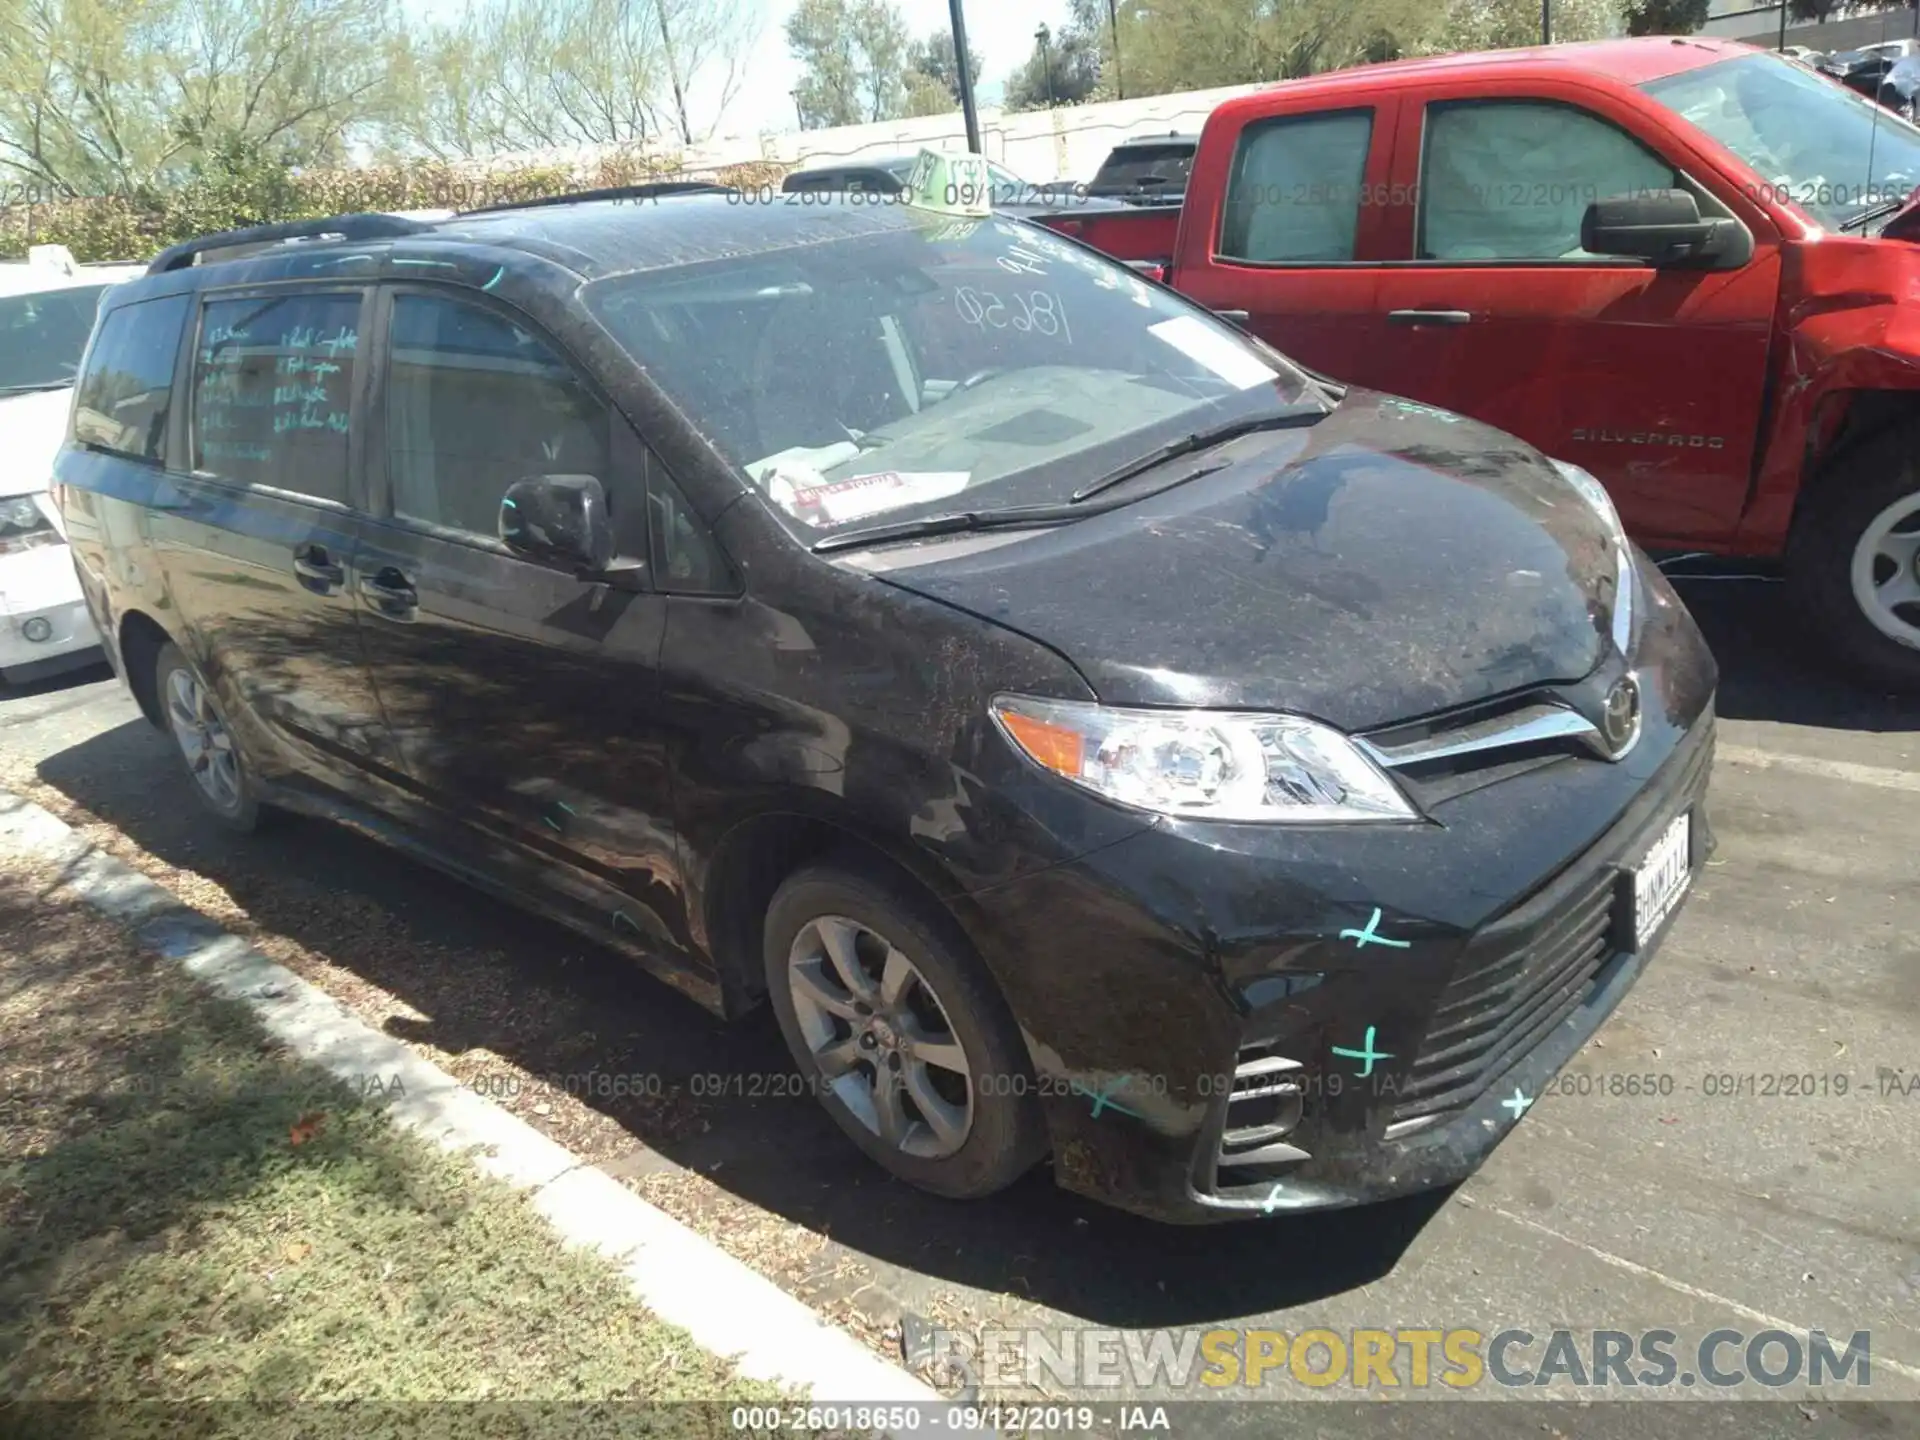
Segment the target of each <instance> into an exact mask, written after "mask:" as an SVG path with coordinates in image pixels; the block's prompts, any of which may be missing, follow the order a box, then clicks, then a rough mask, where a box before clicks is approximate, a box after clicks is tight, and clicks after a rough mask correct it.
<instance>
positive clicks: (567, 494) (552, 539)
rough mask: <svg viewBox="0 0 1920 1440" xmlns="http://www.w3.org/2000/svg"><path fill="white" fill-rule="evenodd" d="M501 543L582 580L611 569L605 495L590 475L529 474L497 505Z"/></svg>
mask: <svg viewBox="0 0 1920 1440" xmlns="http://www.w3.org/2000/svg"><path fill="white" fill-rule="evenodd" d="M500 538H501V539H502V540H504V541H506V542H507V548H508V549H509V550H511V551H513V552H514V553H515V554H516V555H524V556H526V558H527V559H529V560H534V561H538V562H539V563H540V564H542V565H551V566H553V567H555V568H556V569H560V570H567V571H571V572H572V573H574V574H576V575H580V576H582V577H583V578H584V577H586V576H596V577H598V576H601V575H604V574H605V573H606V572H607V571H608V570H609V569H610V568H611V567H612V565H613V553H614V544H613V518H612V517H611V516H610V515H609V514H608V513H607V492H606V490H605V489H604V488H603V487H602V486H601V484H600V482H599V481H598V480H596V479H595V478H594V477H593V476H591V475H530V476H528V477H527V478H526V479H524V480H516V481H514V482H513V484H511V485H509V486H508V487H507V493H506V494H505V495H504V496H503V497H502V498H501V501H500Z"/></svg>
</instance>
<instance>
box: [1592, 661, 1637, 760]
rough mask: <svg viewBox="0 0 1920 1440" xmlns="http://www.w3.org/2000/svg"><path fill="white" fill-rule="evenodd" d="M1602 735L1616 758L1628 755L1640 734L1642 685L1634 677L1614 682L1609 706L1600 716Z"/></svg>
mask: <svg viewBox="0 0 1920 1440" xmlns="http://www.w3.org/2000/svg"><path fill="white" fill-rule="evenodd" d="M1600 725H1601V733H1602V734H1604V735H1605V736H1606V741H1607V749H1608V750H1610V751H1612V752H1613V755H1614V758H1615V759H1618V758H1619V757H1620V756H1622V755H1624V754H1626V752H1627V750H1628V749H1629V748H1630V747H1631V746H1632V745H1633V742H1634V738H1635V737H1636V736H1637V735H1639V733H1640V684H1639V682H1638V681H1636V680H1635V679H1634V678H1633V676H1631V675H1628V676H1624V677H1623V678H1621V679H1620V680H1618V681H1616V682H1614V687H1613V688H1612V689H1611V690H1609V691H1608V692H1607V705H1606V709H1605V711H1604V712H1603V713H1602V714H1601V716H1600Z"/></svg>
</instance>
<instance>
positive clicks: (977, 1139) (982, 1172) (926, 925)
mask: <svg viewBox="0 0 1920 1440" xmlns="http://www.w3.org/2000/svg"><path fill="white" fill-rule="evenodd" d="M765 959H766V973H767V988H768V993H769V994H770V996H771V997H772V1000H773V1008H774V1013H775V1014H776V1015H777V1016H778V1017H779V1020H780V1030H781V1033H782V1034H783V1035H784V1036H785V1037H786V1041H787V1047H788V1049H790V1050H791V1051H792V1052H793V1058H794V1060H795V1062H796V1063H797V1064H798V1065H799V1067H800V1071H801V1073H802V1075H804V1076H805V1077H806V1078H807V1080H808V1082H809V1083H810V1084H811V1085H812V1086H814V1088H815V1093H816V1094H817V1095H818V1096H819V1098H820V1102H821V1104H823V1105H824V1106H825V1107H826V1109H827V1112H828V1113H829V1114H830V1115H832V1116H833V1118H834V1120H835V1122H836V1123H838V1124H839V1126H840V1128H841V1129H842V1130H844V1131H845V1132H846V1134H847V1136H848V1138H850V1139H851V1140H852V1141H853V1143H854V1144H856V1145H858V1146H859V1147H860V1149H861V1150H863V1151H865V1152H866V1154H867V1156H868V1157H869V1158H870V1159H872V1160H874V1161H875V1162H876V1163H877V1164H879V1165H880V1166H881V1167H882V1168H884V1169H886V1170H888V1171H890V1172H891V1173H892V1174H894V1175H896V1176H898V1177H899V1178H900V1179H902V1180H905V1181H906V1182H907V1183H908V1184H910V1185H915V1186H918V1187H919V1188H920V1189H922V1190H927V1191H930V1192H932V1193H933V1194H935V1195H942V1196H946V1197H947V1198H949V1199H956V1200H960V1199H977V1198H979V1197H981V1196H985V1195H991V1194H993V1193H994V1192H995V1191H997V1190H1002V1189H1004V1188H1006V1187H1007V1186H1008V1185H1011V1184H1012V1183H1013V1182H1014V1181H1015V1180H1017V1179H1019V1178H1020V1177H1021V1176H1022V1175H1023V1174H1025V1173H1026V1172H1027V1171H1028V1170H1029V1169H1031V1168H1032V1167H1033V1165H1034V1163H1035V1162H1036V1161H1038V1160H1039V1159H1040V1157H1041V1156H1042V1155H1043V1154H1044V1153H1045V1151H1046V1138H1045V1127H1044V1125H1043V1123H1042V1121H1041V1117H1040V1112H1039V1102H1038V1099H1037V1096H1036V1094H1035V1087H1034V1085H1033V1084H1032V1071H1031V1069H1030V1067H1029V1066H1028V1064H1027V1059H1026V1047H1025V1045H1024V1043H1023V1042H1022V1040H1021V1038H1020V1032H1019V1028H1018V1027H1017V1026H1016V1025H1015V1024H1014V1021H1013V1017H1012V1015H1011V1014H1010V1013H1009V1012H1008V1010H1007V1006H1006V1002H1005V1000H1004V999H1002V997H1001V995H1000V993H999V991H998V989H996V988H995V986H994V984H993V982H992V980H991V979H990V978H989V976H988V974H987V972H986V968H985V967H984V966H983V965H981V963H980V962H979V960H978V959H976V958H975V957H974V955H973V954H972V953H971V951H970V950H969V949H968V947H967V946H966V943H965V941H964V939H963V938H962V937H961V936H959V935H958V934H957V933H956V932H955V929H954V927H953V925H952V923H951V922H950V921H949V920H947V919H946V917H944V916H943V915H941V914H940V913H939V912H938V911H937V910H936V909H935V908H934V907H933V906H932V905H931V904H930V903H928V902H926V901H924V900H923V899H922V898H921V897H919V896H917V895H914V894H913V893H911V891H909V890H908V889H907V888H906V887H905V886H903V885H901V884H899V883H898V882H896V881H894V880H893V879H892V878H891V877H890V876H887V875H885V874H884V873H882V872H880V871H879V870H877V869H876V868H874V867H870V866H868V865H866V864H864V863H863V862H862V861H861V860H860V859H858V858H851V859H847V860H840V861H833V862H829V863H826V864H822V865H817V866H812V867H809V868H807V869H804V870H802V871H800V872H798V873H797V874H795V875H793V876H792V877H790V878H789V879H788V880H787V881H786V883H784V884H783V885H781V887H780V888H779V890H778V891H777V892H775V894H774V897H773V901H772V904H771V905H770V906H769V907H768V910H767V924H766V956H765Z"/></svg>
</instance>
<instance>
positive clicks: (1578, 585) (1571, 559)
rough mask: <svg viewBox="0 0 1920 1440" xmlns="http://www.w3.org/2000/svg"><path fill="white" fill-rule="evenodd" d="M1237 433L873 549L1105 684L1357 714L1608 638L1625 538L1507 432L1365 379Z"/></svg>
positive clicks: (1479, 687) (1564, 677) (1552, 674)
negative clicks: (1328, 408)
mask: <svg viewBox="0 0 1920 1440" xmlns="http://www.w3.org/2000/svg"><path fill="white" fill-rule="evenodd" d="M1221 453H1223V454H1229V453H1230V454H1236V455H1238V456H1241V457H1243V458H1239V459H1237V460H1236V463H1234V464H1233V465H1231V466H1230V467H1229V468H1228V469H1226V470H1223V471H1220V472H1218V473H1216V474H1213V475H1207V476H1202V477H1200V478H1198V479H1195V480H1192V481H1189V482H1187V483H1185V484H1179V485H1174V486H1172V487H1171V488H1169V489H1167V490H1165V491H1163V492H1161V493H1160V494H1157V495H1151V496H1149V497H1148V498H1146V499H1143V500H1141V501H1139V502H1137V503H1135V504H1132V505H1123V506H1121V507H1120V508H1119V509H1116V510H1112V511H1109V512H1107V513H1105V514H1100V515H1096V516H1093V517H1090V518H1089V519H1086V520H1082V521H1078V522H1075V523H1073V524H1069V525H1064V526H1059V527H1056V528H1053V529H1048V530H1042V531H1020V532H997V533H995V532H988V533H985V534H975V535H971V536H960V537H955V538H953V539H944V540H940V541H937V542H933V543H929V544H924V545H919V546H915V547H912V548H910V549H908V548H896V549H891V550H879V551H874V552H869V553H868V555H867V556H866V557H865V559H864V561H863V562H862V563H863V568H866V569H869V570H872V571H875V572H876V573H878V574H879V575H880V576H881V578H883V579H885V580H887V581H889V582H890V583H893V584H896V585H899V586H902V587H904V588H907V589H910V590H914V591H916V592H918V593H920V594H923V595H927V596H930V597H932V598H935V599H938V600H941V601H944V602H945V603H947V604H949V605H953V606H956V607H958V608H960V609H963V610H967V611H970V612H972V613H973V614H976V615H979V616H981V617H982V618H984V619H988V620H991V621H994V622H996V623H998V624H1001V625H1005V626H1007V627H1009V628H1011V629H1014V630H1018V631H1020V632H1022V633H1023V634H1026V635H1028V636H1031V637H1032V638H1034V639H1036V640H1038V641H1040V642H1042V643H1044V644H1047V645H1050V646H1052V647H1053V648H1055V649H1056V650H1058V651H1060V652H1061V653H1062V654H1063V655H1065V656H1066V657H1067V658H1068V659H1069V660H1070V661H1072V662H1073V663H1074V665H1076V666H1077V667H1078V668H1079V670H1080V672H1081V673H1082V674H1083V675H1084V676H1085V677H1086V678H1087V681H1088V683H1089V684H1091V685H1092V687H1093V689H1094V692H1095V693H1096V694H1097V695H1098V696H1099V698H1100V699H1101V700H1102V701H1103V702H1105V703H1108V704H1113V705H1186V706H1200V707H1212V708H1223V709H1246V710H1284V711H1290V712H1293V713H1295V714H1302V715H1310V716H1313V717H1315V718H1317V719H1320V720H1324V721H1326V722H1327V723H1329V724H1332V725H1336V726H1339V727H1340V728H1342V729H1344V730H1348V731H1357V730H1366V729H1371V728H1375V727H1378V726H1381V725H1384V724H1387V723H1389V722H1392V721H1399V720H1407V719H1412V718H1415V717H1417V716H1421V715H1425V714H1430V713H1432V712H1435V711H1438V710H1444V709H1449V708H1452V707H1455V706H1459V705H1464V704H1468V703H1471V702H1474V701H1477V700H1483V699H1486V698H1488V697H1490V696H1494V695H1498V694H1502V693H1505V692H1508V691H1514V690H1519V689H1523V688H1526V687H1529V686H1533V685H1538V684H1544V683H1549V682H1568V681H1574V680H1578V679H1580V678H1582V677H1583V676H1585V675H1587V674H1588V673H1589V672H1591V671H1592V670H1593V669H1594V667H1595V666H1596V665H1598V664H1599V663H1600V661H1601V659H1602V658H1603V656H1604V653H1605V648H1606V646H1607V645H1608V644H1610V641H1609V640H1608V639H1607V638H1606V637H1607V635H1608V633H1609V628H1610V619H1611V601H1612V590H1613V586H1614V584H1615V581H1616V576H1617V573H1618V565H1617V554H1616V552H1615V549H1614V545H1613V540H1612V536H1611V534H1610V532H1609V529H1608V527H1607V525H1606V524H1605V522H1603V521H1602V520H1601V519H1600V517H1599V516H1598V515H1597V514H1596V513H1595V512H1594V511H1593V509H1592V508H1591V507H1590V506H1589V505H1588V504H1587V503H1586V502H1585V501H1584V500H1583V499H1582V498H1581V497H1580V495H1579V494H1578V492H1576V491H1575V490H1574V488H1573V487H1572V486H1571V485H1570V484H1569V483H1568V482H1567V481H1566V480H1564V479H1563V478H1561V476H1560V475H1559V474H1558V473H1557V472H1556V471H1555V470H1554V469H1553V467H1552V465H1551V463H1550V462H1549V461H1548V460H1546V459H1545V458H1544V457H1543V456H1542V455H1541V454H1540V453H1539V452H1538V451H1536V450H1534V449H1533V448H1532V447H1530V446H1528V445H1526V444H1525V443H1523V442H1521V441H1519V440H1516V439H1514V438H1513V437H1512V436H1509V435H1506V434H1504V433H1502V432H1500V431H1497V430H1493V429H1490V428H1488V427H1486V426H1484V425H1480V424H1477V423H1475V422H1473V421H1470V420H1467V419H1464V418H1462V417H1460V416H1457V415H1453V414H1450V413H1449V412H1446V411H1441V410H1435V409H1433V408H1432V407H1429V406H1425V405H1416V404H1414V403H1412V402H1410V401H1405V400H1399V399H1394V398H1392V397H1389V396H1383V395H1378V394H1374V393H1372V392H1369V391H1363V390H1359V389H1354V390H1350V391H1349V392H1348V394H1347V397H1346V399H1345V400H1344V401H1343V402H1342V403H1341V404H1340V405H1339V407H1338V408H1337V409H1336V410H1335V411H1334V412H1333V413H1332V414H1331V415H1330V416H1328V417H1327V418H1326V419H1325V420H1323V421H1321V422H1320V423H1319V424H1317V425H1315V426H1313V427H1312V428H1311V429H1307V430H1294V431H1283V432H1278V433H1266V434H1262V435H1258V436H1255V437H1250V438H1249V439H1248V440H1246V441H1241V442H1238V443H1237V444H1236V445H1235V446H1234V447H1232V449H1231V450H1228V451H1223V452H1221ZM1182 463H1192V462H1176V465H1178V464H1182Z"/></svg>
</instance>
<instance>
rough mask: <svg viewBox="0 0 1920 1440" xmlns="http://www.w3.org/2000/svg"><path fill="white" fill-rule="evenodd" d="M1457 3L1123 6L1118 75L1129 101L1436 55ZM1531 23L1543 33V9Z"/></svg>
mask: <svg viewBox="0 0 1920 1440" xmlns="http://www.w3.org/2000/svg"><path fill="white" fill-rule="evenodd" d="M1476 3H1482V4H1490V3H1497V0H1476ZM1522 3H1524V0H1522ZM1572 3H1591V0H1572ZM1460 4H1461V0H1454V3H1453V4H1452V5H1450V6H1448V7H1446V8H1444V9H1443V8H1442V7H1440V6H1437V5H1435V4H1434V3H1433V0H1293V3H1287V4H1273V3H1268V0H1190V3H1188V4H1184V5H1181V6H1179V7H1177V8H1176V7H1162V6H1156V5H1154V4H1153V3H1151V0H1126V3H1125V4H1124V5H1123V6H1122V7H1121V10H1120V61H1121V65H1120V69H1121V70H1122V71H1123V72H1124V75H1125V79H1126V93H1127V94H1128V95H1130V96H1131V95H1154V94H1160V93H1164V92H1167V91H1174V90H1198V89H1207V88H1211V87H1213V86H1219V85H1243V84H1249V83H1252V82H1256V81H1266V80H1284V79H1289V78H1291V77H1294V76H1298V75H1310V74H1314V73H1315V72H1317V71H1321V70H1332V69H1337V68H1339V67H1341V66H1345V65H1355V64H1362V63H1366V62H1369V61H1377V60H1387V59H1393V58H1395V57H1397V56H1400V55H1409V54H1419V53H1422V52H1424V51H1427V50H1431V49H1435V48H1438V47H1439V46H1440V45H1441V44H1442V43H1443V35H1444V30H1445V27H1446V25H1447V24H1448V22H1449V20H1450V18H1451V12H1452V11H1453V10H1456V9H1458V8H1460ZM1534 15H1535V21H1536V26H1537V22H1538V18H1539V10H1538V7H1537V5H1536V8H1535V11H1534ZM1102 28H1104V18H1103V20H1102Z"/></svg>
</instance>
